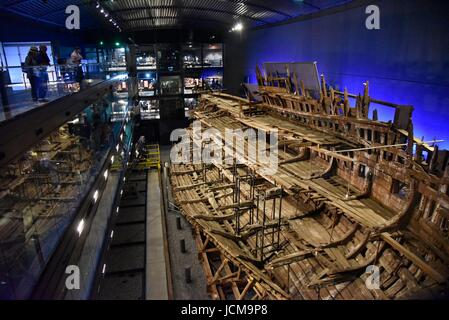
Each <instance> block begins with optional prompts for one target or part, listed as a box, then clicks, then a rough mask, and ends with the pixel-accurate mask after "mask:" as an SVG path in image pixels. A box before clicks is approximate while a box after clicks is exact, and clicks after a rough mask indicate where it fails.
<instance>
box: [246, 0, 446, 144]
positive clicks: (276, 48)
mask: <svg viewBox="0 0 449 320" xmlns="http://www.w3.org/2000/svg"><path fill="white" fill-rule="evenodd" d="M380 3H381V5H382V14H383V16H382V17H383V19H382V28H381V30H376V31H370V30H367V29H366V28H365V26H364V20H363V19H364V17H365V16H366V15H365V13H364V8H355V9H351V10H348V11H344V12H342V13H337V14H333V15H329V16H325V17H320V18H318V19H310V20H305V21H301V22H295V23H291V24H286V25H281V26H278V27H273V28H267V29H261V30H254V31H250V32H248V35H247V38H246V39H245V45H246V46H247V50H245V51H246V52H247V56H246V57H245V58H246V59H245V61H246V63H245V65H244V70H245V74H244V76H245V77H249V79H250V82H251V83H256V78H255V67H256V65H259V66H262V65H263V63H264V62H295V61H317V63H318V71H319V73H323V74H324V75H325V77H326V81H327V83H328V84H329V85H331V86H332V87H334V88H336V89H339V90H344V88H345V87H347V88H348V91H349V92H350V93H355V94H357V93H363V83H364V82H365V81H369V83H370V96H371V97H373V98H375V99H379V100H383V101H389V102H393V103H396V104H401V105H412V106H413V107H414V108H415V110H414V113H413V122H414V130H415V132H414V133H415V136H417V137H419V138H421V137H423V136H424V137H425V139H426V140H432V139H434V138H437V139H442V140H445V142H444V143H441V144H440V146H441V147H443V148H446V149H449V125H448V123H449V54H447V53H448V52H449V43H448V42H447V33H446V31H445V30H449V19H447V18H446V17H445V16H444V14H440V13H439V11H441V9H438V8H429V7H427V6H426V5H425V4H422V8H421V7H420V6H419V5H416V3H414V4H410V5H406V4H405V5H404V6H395V5H394V4H392V3H391V1H380ZM423 10H427V11H431V12H426V15H423ZM431 14H432V16H431V18H429V15H431ZM398 16H401V19H397V17H398ZM417 34H419V35H420V36H419V37H417ZM444 52H446V53H444ZM352 104H354V102H352ZM374 108H378V106H375V105H372V107H371V110H373V109H374ZM378 111H379V118H380V120H383V121H385V120H390V119H392V115H393V112H394V111H392V110H391V108H385V107H383V108H379V110H378ZM370 115H371V114H370Z"/></svg>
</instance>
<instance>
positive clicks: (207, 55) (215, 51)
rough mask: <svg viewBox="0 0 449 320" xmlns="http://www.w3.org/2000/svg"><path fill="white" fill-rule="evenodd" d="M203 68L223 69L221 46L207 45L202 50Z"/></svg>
mask: <svg viewBox="0 0 449 320" xmlns="http://www.w3.org/2000/svg"><path fill="white" fill-rule="evenodd" d="M203 66H204V67H205V68H206V67H213V68H222V67H223V45H222V44H219V43H218V44H209V45H205V46H204V48H203Z"/></svg>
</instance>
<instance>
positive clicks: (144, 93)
mask: <svg viewBox="0 0 449 320" xmlns="http://www.w3.org/2000/svg"><path fill="white" fill-rule="evenodd" d="M137 78H138V81H139V83H138V85H139V96H141V97H152V96H154V95H155V94H156V87H157V73H156V72H149V71H147V72H139V73H138V74H137Z"/></svg>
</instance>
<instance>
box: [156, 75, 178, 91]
mask: <svg viewBox="0 0 449 320" xmlns="http://www.w3.org/2000/svg"><path fill="white" fill-rule="evenodd" d="M181 93H182V84H181V76H161V77H160V94H161V95H177V94H181Z"/></svg>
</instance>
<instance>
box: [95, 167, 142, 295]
mask: <svg viewBox="0 0 449 320" xmlns="http://www.w3.org/2000/svg"><path fill="white" fill-rule="evenodd" d="M146 181H147V176H146V173H145V172H131V173H129V174H128V175H127V180H126V183H125V186H124V189H123V190H124V193H123V197H122V199H121V202H120V211H119V213H118V217H117V220H116V224H115V226H114V229H113V239H112V242H111V244H110V247H109V250H108V253H107V255H106V259H105V265H106V267H105V274H104V278H103V279H102V281H101V283H100V293H99V295H98V299H105V300H118V299H119V300H143V299H145V248H146V245H145V244H146V234H145V224H146V219H145V216H146Z"/></svg>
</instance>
